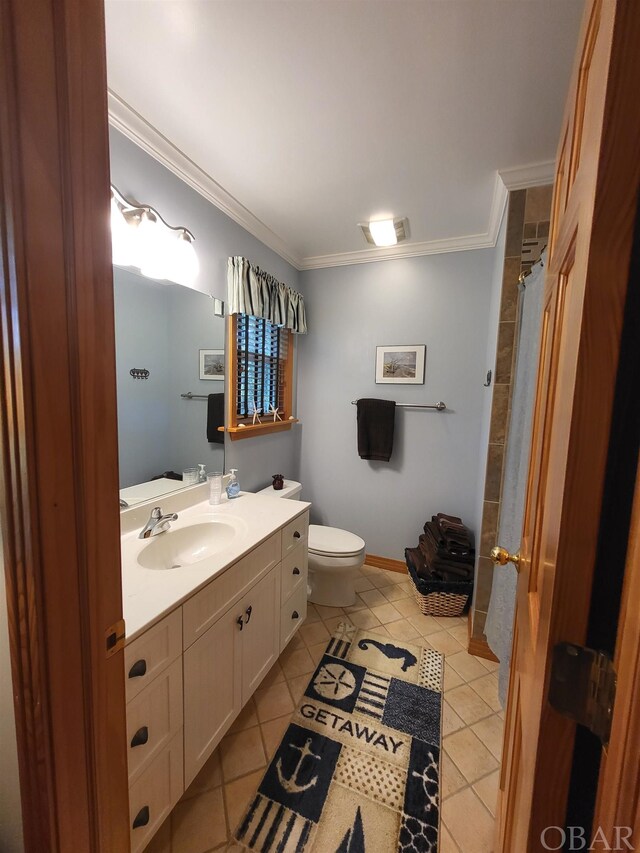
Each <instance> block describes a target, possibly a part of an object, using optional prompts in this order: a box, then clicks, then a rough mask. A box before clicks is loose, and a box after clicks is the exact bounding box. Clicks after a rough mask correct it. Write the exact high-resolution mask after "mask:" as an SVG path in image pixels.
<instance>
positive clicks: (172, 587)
mask: <svg viewBox="0 0 640 853" xmlns="http://www.w3.org/2000/svg"><path fill="white" fill-rule="evenodd" d="M163 504H169V501H168V500H166V499H165V500H164V501H163ZM310 506H311V504H309V503H306V502H305V501H294V500H282V499H281V498H277V497H270V496H269V495H256V494H251V493H248V492H241V494H240V496H239V497H238V498H235V499H234V500H228V498H227V497H226V495H225V496H223V499H222V503H221V504H220V505H219V506H215V507H213V506H211V505H210V504H209V502H208V500H203V501H200V502H199V503H195V504H193V505H192V506H189V507H186V508H181V509H180V512H179V513H178V519H177V521H173V522H172V523H171V530H172V531H175V530H180V529H181V528H184V527H189V526H190V525H194V524H202V523H207V522H211V521H219V522H226V523H227V524H231V525H233V526H234V527H235V529H236V535H235V537H234V538H233V540H232V541H231V543H230V544H229V545H227V546H226V547H224V548H222V549H221V550H219V551H217V552H216V553H214V554H212V555H211V556H209V557H207V558H206V559H203V560H201V562H199V563H195V564H193V565H185V566H182V567H181V568H176V569H147V568H144V567H143V566H141V565H140V563H139V562H138V556H139V555H140V552H141V551H142V550H143V548H145V547H147V546H149V544H150V543H152V542H154V540H156V539H157V538H158V537H153V539H139V538H138V533H139V532H140V529H141V527H142V525H139V526H137V527H136V528H135V529H134V530H130V529H129V530H128V529H127V528H128V527H130V526H131V525H130V524H129V525H126V524H123V536H122V539H121V554H122V604H123V615H124V620H125V626H126V628H125V630H126V640H125V642H126V643H128V642H130V641H131V640H133V639H135V638H136V637H137V636H139V635H140V634H141V633H142V632H143V631H145V630H146V629H147V628H150V627H151V625H153V624H154V623H155V622H157V621H158V620H159V619H161V618H162V617H163V616H165V615H166V614H167V613H169V612H170V611H171V610H173V609H174V608H175V607H177V606H179V605H180V604H182V603H183V602H184V601H186V599H187V598H189V597H190V596H191V595H193V594H194V593H195V592H197V591H198V590H199V589H200V588H201V587H203V586H205V585H206V584H207V583H208V582H209V581H210V580H212V579H213V578H214V577H215V576H216V575H219V574H221V573H222V572H224V571H226V570H227V569H229V568H231V567H232V566H233V564H234V563H236V562H237V561H238V560H239V559H241V558H242V557H243V556H244V555H245V554H247V553H248V552H249V551H251V550H252V549H253V548H255V547H256V545H259V544H260V543H261V542H263V541H264V540H265V539H267V538H268V537H269V536H271V535H272V534H273V533H275V531H276V530H278V529H279V528H280V527H282V526H283V525H285V524H287V523H288V522H289V521H292V520H293V519H294V518H296V517H297V516H299V515H302V513H304V512H305V511H306V510H307V509H308V508H309V507H310ZM172 509H173V508H172V507H171V506H167V507H165V506H164V505H163V510H164V511H165V512H171V511H172ZM148 515H149V511H148V508H147V509H146V510H145V521H146V518H147V517H148ZM143 524H144V522H143ZM164 535H166V534H163V533H160V534H159V536H160V537H162V536H164Z"/></svg>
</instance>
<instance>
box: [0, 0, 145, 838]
mask: <svg viewBox="0 0 640 853" xmlns="http://www.w3.org/2000/svg"><path fill="white" fill-rule="evenodd" d="M105 65H106V63H105V45H104V3H103V2H102V0H29V2H28V3H24V2H21V0H2V3H0V285H1V286H0V349H1V351H2V358H1V360H0V363H1V366H0V449H1V454H2V459H1V463H0V521H1V524H2V536H1V538H2V542H3V557H4V576H5V583H6V589H7V610H8V617H9V632H10V638H11V642H10V648H11V664H12V677H13V685H8V684H3V685H2V689H3V690H12V694H13V697H14V704H15V716H16V734H17V741H18V759H19V768H20V789H21V798H22V818H23V826H24V843H25V849H26V850H27V851H34V853H35V851H37V853H47V852H48V851H58V850H59V851H68V850H78V851H80V850H82V851H87V853H89V851H91V853H93V851H110V852H111V851H114V853H115V851H118V853H120V851H125V850H127V849H128V844H129V829H128V820H127V817H128V799H127V765H126V741H125V701H124V672H123V652H122V648H121V644H122V635H123V631H124V628H123V625H122V621H121V620H122V595H121V585H120V535H119V534H120V523H119V512H118V448H117V419H116V383H115V375H116V374H115V343H114V324H113V280H112V268H111V249H110V239H109V224H108V223H109V151H108V127H107V101H106V69H105Z"/></svg>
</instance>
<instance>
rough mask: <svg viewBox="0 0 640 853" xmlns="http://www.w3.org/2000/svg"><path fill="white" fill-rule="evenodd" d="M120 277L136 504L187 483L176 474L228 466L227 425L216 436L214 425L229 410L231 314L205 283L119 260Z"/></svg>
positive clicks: (121, 409) (128, 453)
mask: <svg viewBox="0 0 640 853" xmlns="http://www.w3.org/2000/svg"><path fill="white" fill-rule="evenodd" d="M113 278H114V293H115V328H116V365H117V382H118V440H119V454H120V498H121V505H122V501H124V502H125V503H126V504H127V505H128V506H132V505H133V504H136V503H140V502H141V501H144V500H150V499H152V498H155V497H159V496H160V495H163V494H167V493H169V492H171V491H175V490H176V489H181V488H184V487H185V486H186V485H188V483H187V482H186V481H183V480H182V479H174V477H176V476H177V477H181V476H182V473H183V471H185V470H186V469H188V468H195V467H197V466H198V465H199V464H202V465H205V466H206V470H207V472H212V471H224V433H223V432H219V433H217V435H216V436H215V438H216V441H214V442H211V441H209V440H208V439H209V438H211V437H212V435H213V431H212V429H211V427H212V423H210V424H209V435H208V429H207V428H208V418H209V417H211V420H212V422H213V421H214V420H215V419H216V418H217V417H219V418H220V423H222V418H223V417H224V405H223V401H224V397H223V396H222V395H224V351H225V321H224V317H222V316H217V313H216V307H217V308H218V310H219V306H220V303H219V302H217V301H216V300H214V299H212V298H211V297H209V296H207V295H206V294H204V293H201V292H199V291H196V290H192V289H190V288H188V287H182V286H181V285H178V284H168V283H161V282H157V281H154V280H153V279H149V278H145V277H144V276H141V275H138V274H136V273H134V272H131V271H130V270H127V269H121V268H119V267H114V269H113ZM132 371H133V375H132ZM147 371H148V374H147ZM189 392H191V393H192V394H193V397H192V398H185V397H183V396H182V395H183V394H188V393H189ZM211 394H213V395H216V397H215V398H213V399H212V400H211V401H210V400H209V395H211Z"/></svg>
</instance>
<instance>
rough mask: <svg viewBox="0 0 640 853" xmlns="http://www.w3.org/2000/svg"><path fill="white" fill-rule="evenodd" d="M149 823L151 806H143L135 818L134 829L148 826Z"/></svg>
mask: <svg viewBox="0 0 640 853" xmlns="http://www.w3.org/2000/svg"><path fill="white" fill-rule="evenodd" d="M148 823H149V806H143V807H142V808H141V809H140V811H139V812H138V814H137V815H136V816H135V818H134V820H133V824H132V826H133V829H138V828H139V827H141V826H146V825H147V824H148Z"/></svg>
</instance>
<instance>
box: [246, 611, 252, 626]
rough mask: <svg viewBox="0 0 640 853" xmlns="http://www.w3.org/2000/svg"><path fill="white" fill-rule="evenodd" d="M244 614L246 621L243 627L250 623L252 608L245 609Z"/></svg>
mask: <svg viewBox="0 0 640 853" xmlns="http://www.w3.org/2000/svg"><path fill="white" fill-rule="evenodd" d="M245 613H246V614H247V621H246V622H245V625H248V624H249V622H251V614H252V613H253V607H247V609H246V610H245Z"/></svg>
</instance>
